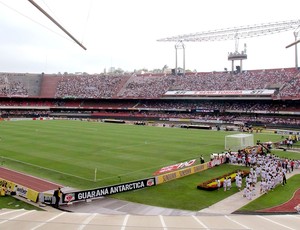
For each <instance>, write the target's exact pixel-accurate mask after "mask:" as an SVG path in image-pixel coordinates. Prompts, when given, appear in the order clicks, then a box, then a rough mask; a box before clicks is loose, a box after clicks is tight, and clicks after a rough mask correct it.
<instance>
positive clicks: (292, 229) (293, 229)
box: [257, 216, 296, 230]
mask: <svg viewBox="0 0 300 230" xmlns="http://www.w3.org/2000/svg"><path fill="white" fill-rule="evenodd" d="M257 217H259V218H262V219H264V220H267V221H269V222H271V223H274V224H277V225H279V226H281V227H284V228H287V229H290V230H296V229H295V228H290V227H289V226H286V225H284V224H281V223H278V222H276V221H274V220H270V219H269V218H266V217H263V216H257Z"/></svg>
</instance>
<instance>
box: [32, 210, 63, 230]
mask: <svg viewBox="0 0 300 230" xmlns="http://www.w3.org/2000/svg"><path fill="white" fill-rule="evenodd" d="M63 214H65V212H61V213H59V214H58V215H56V216H54V217H52V218H50V219H49V220H47V221H45V222H43V223H41V224H39V225H37V226H35V227H33V228H32V229H31V230H35V229H38V228H40V227H42V226H43V225H45V224H47V223H49V222H50V221H52V220H55V219H56V218H58V217H60V216H61V215H63Z"/></svg>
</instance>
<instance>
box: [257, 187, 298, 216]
mask: <svg viewBox="0 0 300 230" xmlns="http://www.w3.org/2000/svg"><path fill="white" fill-rule="evenodd" d="M298 204H300V189H298V190H297V191H296V192H295V193H294V196H293V197H292V199H290V200H289V201H288V202H286V203H284V204H281V205H278V206H275V207H272V208H267V209H263V210H259V212H268V213H272V212H274V213H276V212H287V213H290V212H296V210H295V209H294V208H295V207H296V206H297V205H298Z"/></svg>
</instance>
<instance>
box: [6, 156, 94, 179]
mask: <svg viewBox="0 0 300 230" xmlns="http://www.w3.org/2000/svg"><path fill="white" fill-rule="evenodd" d="M0 158H3V159H7V160H11V161H15V162H19V163H22V164H25V165H29V166H33V167H36V168H40V169H44V170H47V171H50V172H56V173H60V174H63V175H67V176H71V177H75V178H79V179H81V180H86V181H92V182H93V181H94V180H90V179H86V178H83V177H80V176H75V175H72V174H69V173H65V172H61V171H58V170H55V169H50V168H46V167H43V166H40V165H35V164H31V163H27V162H24V161H19V160H16V159H12V158H9V157H4V156H0Z"/></svg>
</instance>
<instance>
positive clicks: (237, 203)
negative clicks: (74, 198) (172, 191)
mask: <svg viewBox="0 0 300 230" xmlns="http://www.w3.org/2000/svg"><path fill="white" fill-rule="evenodd" d="M299 173H300V169H295V170H294V172H292V173H288V174H287V179H288V178H290V177H291V176H293V175H295V174H299ZM256 191H257V195H256V196H254V197H253V199H252V200H254V199H256V198H258V197H259V196H260V194H259V185H258V184H257V185H256ZM220 192H223V191H222V190H220ZM252 200H248V199H247V198H245V197H243V195H242V192H238V193H236V194H234V195H232V196H230V197H228V198H226V199H224V200H222V201H220V202H218V203H216V204H213V205H211V206H209V207H207V208H205V209H202V210H200V211H198V212H192V211H186V210H178V209H168V208H161V207H155V206H149V205H143V204H137V203H132V202H127V201H122V200H117V199H111V198H101V199H98V200H94V201H92V202H89V203H86V202H79V203H74V204H72V205H69V206H62V209H63V210H65V211H71V212H81V213H102V214H119V215H120V214H121V215H122V214H132V215H164V216H166V215H169V216H189V215H194V216H199V215H229V214H231V213H233V212H235V211H236V210H238V209H240V208H241V207H243V206H244V205H246V204H248V203H249V202H251V201H252Z"/></svg>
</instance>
